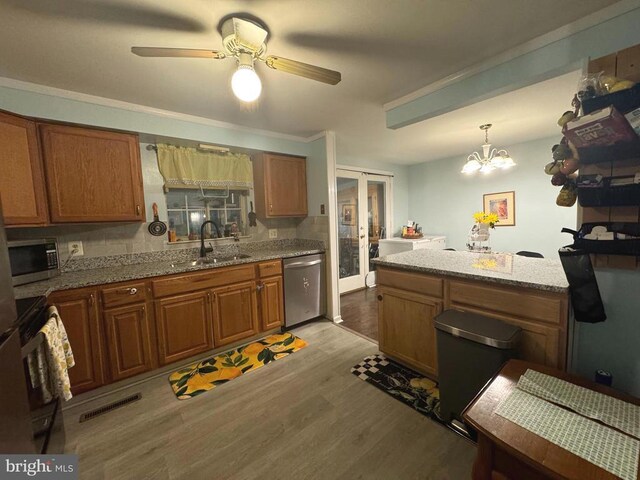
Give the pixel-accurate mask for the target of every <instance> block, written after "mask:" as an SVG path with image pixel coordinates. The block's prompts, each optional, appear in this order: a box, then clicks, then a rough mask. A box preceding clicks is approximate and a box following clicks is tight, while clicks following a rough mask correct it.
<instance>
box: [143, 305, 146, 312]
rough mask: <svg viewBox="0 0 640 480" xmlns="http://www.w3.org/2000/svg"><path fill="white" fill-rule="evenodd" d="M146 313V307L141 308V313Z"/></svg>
mask: <svg viewBox="0 0 640 480" xmlns="http://www.w3.org/2000/svg"><path fill="white" fill-rule="evenodd" d="M146 311H147V307H145V306H144V305H143V306H142V313H144V312H146Z"/></svg>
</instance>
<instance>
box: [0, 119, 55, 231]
mask: <svg viewBox="0 0 640 480" xmlns="http://www.w3.org/2000/svg"><path fill="white" fill-rule="evenodd" d="M0 152H2V153H1V154H0V170H1V171H2V174H1V175H0V198H1V199H2V212H3V214H4V223H5V225H42V224H45V223H47V221H48V216H47V204H46V194H45V187H44V173H43V170H42V159H41V158H40V148H39V146H38V131H37V129H36V124H35V122H32V121H31V120H27V119H26V118H22V117H18V116H15V115H8V114H6V113H0Z"/></svg>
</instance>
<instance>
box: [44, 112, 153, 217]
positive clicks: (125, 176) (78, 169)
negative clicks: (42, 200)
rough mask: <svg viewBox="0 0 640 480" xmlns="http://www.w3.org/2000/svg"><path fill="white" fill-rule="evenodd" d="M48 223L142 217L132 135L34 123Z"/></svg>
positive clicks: (135, 141)
mask: <svg viewBox="0 0 640 480" xmlns="http://www.w3.org/2000/svg"><path fill="white" fill-rule="evenodd" d="M39 130H40V136H41V142H42V153H43V160H44V166H45V172H46V182H47V192H48V200H49V214H50V218H51V221H52V222H53V223H79V222H135V221H138V222H142V221H144V219H145V212H144V195H143V189H142V173H141V167H140V152H139V148H140V147H139V143H138V136H137V135H133V134H128V133H119V132H109V131H105V130H96V129H90V128H80V127H72V126H67V125H55V124H39Z"/></svg>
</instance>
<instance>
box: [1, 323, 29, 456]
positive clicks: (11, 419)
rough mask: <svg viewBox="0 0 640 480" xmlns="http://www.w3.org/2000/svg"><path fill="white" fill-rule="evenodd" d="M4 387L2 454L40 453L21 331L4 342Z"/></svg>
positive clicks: (2, 345)
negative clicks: (26, 374) (35, 432)
mask: <svg viewBox="0 0 640 480" xmlns="http://www.w3.org/2000/svg"><path fill="white" fill-rule="evenodd" d="M0 385H2V392H1V393H0V452H2V453H22V454H26V453H36V452H35V447H34V444H33V427H32V424H31V421H32V418H31V413H30V407H29V400H28V396H27V379H26V378H25V374H24V366H23V363H22V358H21V355H20V334H19V333H18V330H14V332H13V333H12V334H11V335H10V336H9V337H8V338H7V339H6V340H4V341H0ZM38 453H39V452H38Z"/></svg>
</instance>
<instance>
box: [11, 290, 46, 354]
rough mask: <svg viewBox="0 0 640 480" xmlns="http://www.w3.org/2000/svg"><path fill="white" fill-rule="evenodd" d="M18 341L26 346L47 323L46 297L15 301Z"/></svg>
mask: <svg viewBox="0 0 640 480" xmlns="http://www.w3.org/2000/svg"><path fill="white" fill-rule="evenodd" d="M16 312H17V314H18V320H17V322H16V325H17V327H18V329H19V331H20V341H21V343H22V345H26V344H27V342H28V341H29V340H31V339H32V338H33V337H35V336H36V334H37V333H38V332H39V331H40V329H41V328H42V327H43V326H44V324H45V323H46V322H47V315H46V313H47V297H45V296H38V297H29V298H21V299H19V300H16Z"/></svg>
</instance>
